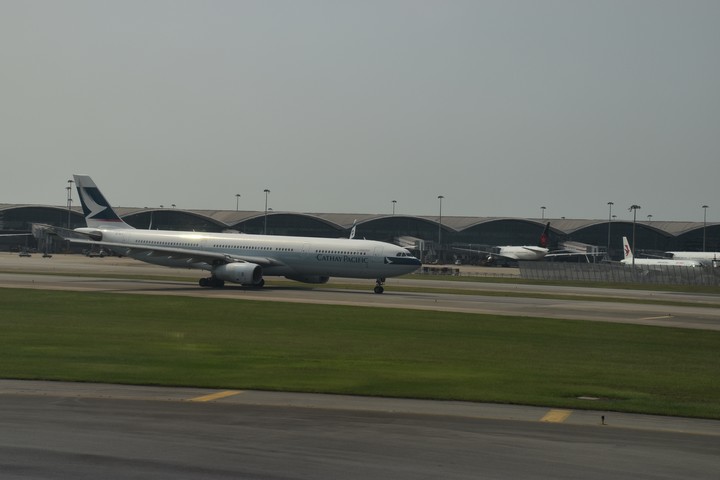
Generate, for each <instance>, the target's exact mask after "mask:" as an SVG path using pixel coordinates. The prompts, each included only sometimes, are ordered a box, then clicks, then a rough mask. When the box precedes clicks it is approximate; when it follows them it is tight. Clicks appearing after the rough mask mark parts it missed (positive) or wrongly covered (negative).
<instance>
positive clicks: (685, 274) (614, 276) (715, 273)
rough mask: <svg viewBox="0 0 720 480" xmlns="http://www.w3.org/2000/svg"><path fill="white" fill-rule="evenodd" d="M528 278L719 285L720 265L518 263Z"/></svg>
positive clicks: (521, 273)
mask: <svg viewBox="0 0 720 480" xmlns="http://www.w3.org/2000/svg"><path fill="white" fill-rule="evenodd" d="M520 277H521V278H524V279H528V280H556V281H571V282H608V283H637V284H652V285H704V286H716V287H717V286H720V268H713V267H705V268H689V267H678V266H674V265H660V266H653V267H652V270H648V269H647V267H645V269H641V268H639V267H635V268H633V267H630V266H625V265H618V264H608V263H561V262H520Z"/></svg>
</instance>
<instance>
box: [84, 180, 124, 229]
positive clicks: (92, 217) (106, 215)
mask: <svg viewBox="0 0 720 480" xmlns="http://www.w3.org/2000/svg"><path fill="white" fill-rule="evenodd" d="M73 179H74V180H75V185H76V186H77V191H78V195H79V196H80V203H82V207H83V213H84V214H85V222H86V223H87V226H88V227H90V228H101V227H102V228H133V227H131V226H130V225H128V224H127V223H125V222H123V221H122V219H121V218H120V216H118V214H117V213H115V210H113V208H112V207H111V206H110V202H108V201H107V200H105V197H104V196H103V194H102V193H101V192H100V189H99V188H98V187H97V185H95V182H93V180H92V178H90V177H89V176H88V175H73Z"/></svg>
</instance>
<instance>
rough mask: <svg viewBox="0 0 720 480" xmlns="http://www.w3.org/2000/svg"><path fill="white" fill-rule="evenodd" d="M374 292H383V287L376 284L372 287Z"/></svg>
mask: <svg viewBox="0 0 720 480" xmlns="http://www.w3.org/2000/svg"><path fill="white" fill-rule="evenodd" d="M374 291H375V293H383V292H384V291H385V289H384V288H383V287H381V286H380V285H376V286H375V289H374Z"/></svg>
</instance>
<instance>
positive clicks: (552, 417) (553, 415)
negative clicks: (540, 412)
mask: <svg viewBox="0 0 720 480" xmlns="http://www.w3.org/2000/svg"><path fill="white" fill-rule="evenodd" d="M571 414H572V410H550V411H549V412H548V413H546V414H545V416H544V417H542V418H541V419H540V421H541V422H553V423H562V422H564V421H565V420H567V418H568V417H569V416H570V415H571Z"/></svg>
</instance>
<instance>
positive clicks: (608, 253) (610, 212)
mask: <svg viewBox="0 0 720 480" xmlns="http://www.w3.org/2000/svg"><path fill="white" fill-rule="evenodd" d="M607 204H608V245H607V255H608V260H609V259H610V225H612V206H613V205H615V204H614V203H613V202H607Z"/></svg>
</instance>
